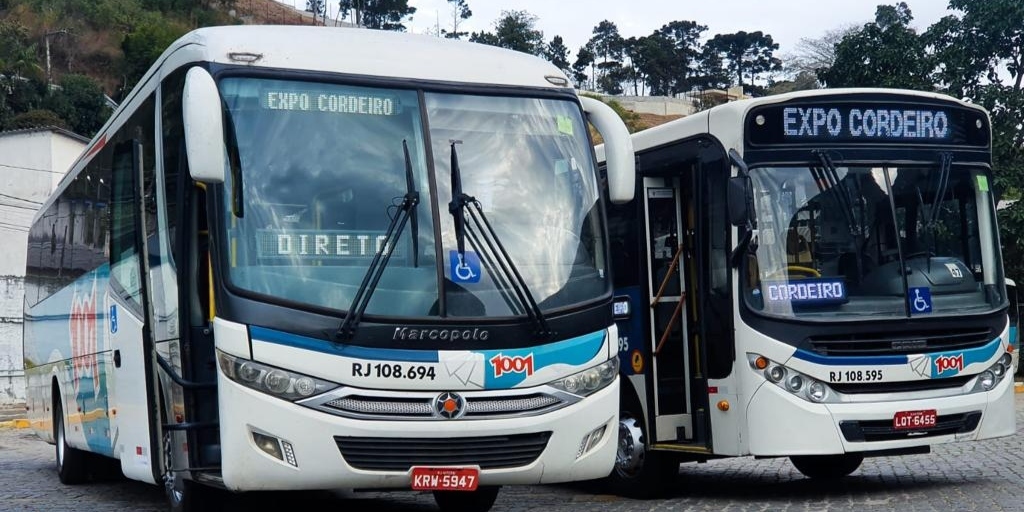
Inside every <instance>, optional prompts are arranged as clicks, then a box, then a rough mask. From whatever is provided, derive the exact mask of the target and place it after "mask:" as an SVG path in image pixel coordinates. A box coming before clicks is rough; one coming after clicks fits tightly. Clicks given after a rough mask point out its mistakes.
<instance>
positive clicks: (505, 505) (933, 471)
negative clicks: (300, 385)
mask: <svg viewBox="0 0 1024 512" xmlns="http://www.w3.org/2000/svg"><path fill="white" fill-rule="evenodd" d="M1016 406H1017V425H1018V429H1017V435H1014V436H1010V437H1006V438H1002V439H995V440H990V441H981V442H977V443H962V444H954V445H942V446H937V447H935V448H934V449H933V451H932V453H931V454H929V455H913V456H905V457H883V458H874V459H867V460H866V461H865V462H864V464H863V465H862V466H861V468H860V469H859V470H858V471H857V472H855V473H854V474H853V475H851V476H850V477H848V478H846V479H844V480H841V481H839V482H835V483H825V484H823V483H821V482H818V481H811V480H808V479H805V478H804V477H803V476H801V475H800V474H799V473H797V472H796V470H795V469H793V467H792V466H791V465H790V464H789V462H788V461H787V460H785V459H771V460H753V459H751V458H742V459H728V460H720V461H712V462H709V463H707V464H684V465H682V466H681V469H680V474H679V478H678V481H677V486H676V490H675V492H673V493H672V495H671V496H669V497H668V498H666V499H659V500H650V501H636V500H630V499H625V498H619V497H616V496H609V495H606V494H601V493H600V489H595V488H593V486H592V485H590V486H587V485H572V486H544V487H541V486H524V487H508V488H505V489H503V490H502V493H501V495H500V496H499V497H498V501H497V503H496V504H495V506H494V511H495V512H501V511H509V512H562V511H565V512H568V511H574V512H577V511H586V512H591V511H628V512H640V511H645V512H655V511H659V512H660V511H691V510H714V511H728V512H752V511H808V512H810V511H856V512H863V511H865V510H877V511H882V510H897V511H900V512H924V511H935V512H948V511H973V510H977V511H984V512H994V511H1024V478H1022V477H1024V474H1022V473H1024V437H1022V436H1021V432H1022V430H1024V394H1021V393H1018V394H1017V396H1016ZM231 504H232V506H231V507H227V508H226V509H230V510H234V509H237V510H252V509H253V508H254V507H259V508H261V509H265V508H267V507H268V506H269V507H271V508H273V507H276V506H280V507H286V508H287V509H291V510H297V509H303V510H315V509H324V510H353V511H363V510H372V511H373V512H426V511H433V510H436V507H435V506H434V502H433V499H432V498H431V496H430V495H429V494H426V493H414V492H388V493H380V492H365V493H364V492H360V493H351V492H337V493H335V492H323V493H259V494H250V495H242V496H238V497H236V499H235V500H233V501H232V502H231ZM164 509H165V508H164V498H163V494H162V492H161V491H160V489H158V488H157V487H154V486H150V485H146V484H141V483H138V482H132V481H125V480H115V481H106V482H98V483H92V484H87V485H83V486H75V487H69V486H64V485H61V483H60V482H59V481H58V480H57V475H56V472H55V470H54V466H53V447H52V446H50V445H48V444H45V443H43V442H42V441H39V440H38V439H37V438H36V437H34V436H33V435H31V434H29V433H28V431H27V430H19V429H15V428H12V427H0V510H4V511H6V510H17V511H22V510H46V511H51V510H52V511H62V510H67V511H70V510H74V511H82V510H89V511H93V510H95V511H160V510H164Z"/></svg>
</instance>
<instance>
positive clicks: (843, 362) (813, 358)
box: [793, 349, 909, 366]
mask: <svg viewBox="0 0 1024 512" xmlns="http://www.w3.org/2000/svg"><path fill="white" fill-rule="evenodd" d="M793 357H795V358H797V359H803V360H804V361H807V362H809V363H814V364H825V365H829V366H872V365H880V364H887V365H897V364H907V362H908V361H909V359H908V358H907V356H864V357H829V356H823V355H820V354H815V353H814V352H811V351H808V350H803V349H797V351H796V353H794V354H793Z"/></svg>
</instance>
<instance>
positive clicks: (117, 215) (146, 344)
mask: <svg viewBox="0 0 1024 512" xmlns="http://www.w3.org/2000/svg"><path fill="white" fill-rule="evenodd" d="M151 119H152V118H150V122H151ZM139 132H144V130H139ZM149 133H152V130H150V131H149ZM151 147H152V146H151V145H149V146H148V147H145V146H144V143H143V142H142V141H141V140H139V139H138V138H135V139H132V140H128V141H124V142H120V143H118V144H117V145H116V146H115V147H114V160H113V179H112V183H111V202H112V219H111V227H112V229H111V241H110V280H109V287H108V290H107V296H106V302H105V312H106V313H107V315H108V322H107V325H108V326H109V336H110V340H111V349H112V351H113V362H114V370H113V378H112V379H111V382H112V385H111V388H110V390H109V393H110V397H109V402H110V404H111V431H112V434H111V437H112V438H113V439H114V446H113V448H114V454H115V455H116V456H117V457H118V458H119V459H120V460H121V471H122V472H123V473H124V474H125V476H127V477H129V478H131V479H134V480H140V481H143V482H149V483H154V484H155V483H157V481H158V479H159V474H160V470H161V468H160V465H159V464H158V461H159V453H160V450H159V445H158V444H157V443H158V437H157V429H158V426H159V425H158V422H159V419H158V418H159V416H158V412H157V402H156V400H155V398H156V395H155V390H156V381H155V378H154V375H155V373H154V368H153V337H152V331H151V322H149V321H148V320H147V319H148V318H150V317H151V314H150V313H147V311H151V300H150V297H149V292H148V288H149V287H148V283H147V281H148V280H147V279H144V276H145V275H146V268H147V267H148V263H147V262H146V258H143V257H142V256H143V255H145V254H146V250H145V247H146V244H145V237H144V236H143V233H145V226H144V224H145V223H144V220H143V217H144V214H145V209H144V205H143V201H142V200H141V198H142V197H143V195H144V194H143V190H142V181H143V180H142V173H143V168H144V166H145V164H146V163H148V162H152V161H153V156H152V155H144V150H146V149H149V148H151ZM150 165H152V164H150ZM150 168H151V167H150Z"/></svg>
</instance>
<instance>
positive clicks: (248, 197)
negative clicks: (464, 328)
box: [220, 78, 608, 317]
mask: <svg viewBox="0 0 1024 512" xmlns="http://www.w3.org/2000/svg"><path fill="white" fill-rule="evenodd" d="M220 88H221V94H222V96H223V97H224V99H225V103H226V105H227V108H228V119H229V122H228V131H229V133H228V136H229V148H230V149H229V155H230V157H231V160H232V172H231V173H229V174H230V176H229V177H228V179H227V180H226V182H225V187H224V201H223V205H224V211H223V212H222V215H221V218H222V220H223V222H224V226H223V229H224V230H225V232H226V233H227V241H228V244H229V245H228V250H227V252H228V254H227V256H226V261H225V265H226V266H227V268H228V272H227V275H228V277H229V279H230V282H231V284H232V285H234V286H235V287H238V288H241V289H243V290H246V291H249V292H254V293H258V294H261V295H264V296H266V299H267V300H286V301H290V302H293V303H303V304H308V305H312V306H315V307H320V308H327V309H331V310H340V311H346V310H348V309H349V308H350V307H351V303H352V300H353V298H354V297H355V295H356V293H357V290H358V289H359V286H360V284H361V283H362V281H363V279H364V277H365V276H366V273H367V269H368V268H369V266H370V262H371V260H372V259H373V257H374V255H375V254H376V253H377V251H379V250H380V249H381V245H382V244H383V241H384V239H385V234H386V232H387V230H388V226H389V224H390V223H391V220H392V218H394V217H395V216H396V215H398V213H399V212H398V205H400V204H401V202H402V200H403V198H404V197H405V195H406V194H407V193H408V192H410V190H409V188H410V187H409V186H408V184H407V176H408V172H407V168H409V169H411V175H412V183H413V188H415V190H416V192H418V193H419V198H420V200H419V204H418V206H416V207H415V208H414V209H413V210H412V211H411V212H410V213H411V217H410V220H409V223H408V225H406V226H405V227H404V229H402V231H401V234H400V236H399V238H398V241H397V243H396V244H395V246H394V252H393V254H392V256H391V258H390V261H389V262H388V263H387V265H386V267H385V269H384V271H383V274H382V276H381V279H380V282H379V283H378V284H377V285H376V287H375V288H374V289H373V291H372V295H371V298H370V301H369V303H368V305H367V307H366V310H365V314H366V315H386V316H400V317H428V316H509V315H513V314H518V312H515V311H516V310H514V309H511V308H510V307H509V306H508V305H507V302H506V301H504V300H501V299H500V297H501V296H502V294H501V293H499V292H498V291H497V290H498V289H499V287H500V286H501V285H502V283H503V282H504V281H502V282H497V281H495V280H494V272H493V271H492V270H491V269H488V268H487V262H488V260H489V256H488V254H486V253H479V252H477V251H471V250H470V248H469V244H467V251H466V252H467V256H466V260H465V261H464V265H463V266H456V267H453V266H452V265H451V261H452V260H451V257H450V254H449V252H450V251H452V250H454V249H455V248H456V244H455V236H454V231H453V228H452V220H451V215H449V212H448V202H449V201H450V200H451V194H450V153H451V151H450V140H460V141H462V143H461V144H460V145H459V148H458V151H459V158H460V165H461V167H462V180H463V189H464V191H465V192H466V193H467V194H469V195H473V196H475V197H476V198H477V199H478V200H479V201H480V202H481V204H482V205H483V209H484V210H485V211H486V213H487V215H488V220H489V221H490V222H491V224H492V225H493V227H494V229H495V231H496V234H497V236H498V239H499V240H500V241H501V242H502V243H503V244H504V246H505V248H506V249H507V250H508V252H509V254H510V257H511V260H512V261H513V263H514V264H515V265H516V266H517V268H518V270H519V272H520V273H521V274H522V276H523V279H524V281H525V282H526V283H527V285H528V286H529V287H530V290H531V292H532V293H533V296H534V298H535V299H536V300H537V302H539V303H540V304H541V307H542V309H551V308H556V307H560V306H566V305H570V304H578V303H580V302H583V301H591V300H593V299H595V298H596V297H597V296H599V295H600V294H602V293H605V292H607V286H608V284H607V282H606V280H605V279H604V271H603V269H604V258H603V253H602V252H601V251H603V247H604V245H603V241H601V240H600V239H599V238H598V237H597V234H598V233H600V232H601V231H600V224H599V221H600V215H599V214H598V212H597V207H596V205H597V204H598V201H597V197H598V192H597V187H596V183H595V172H594V165H593V162H592V159H591V156H590V155H591V152H590V148H589V146H588V139H587V135H586V131H585V125H584V124H583V119H582V115H581V113H580V109H579V106H578V105H576V104H574V103H573V102H570V101H556V100H539V99H529V98H502V97H490V96H488V97H467V96H464V95H446V94H429V93H428V94H426V96H425V97H426V104H425V106H426V110H425V112H427V118H426V119H423V115H422V112H424V110H423V107H424V105H423V104H421V100H420V98H421V97H423V96H421V95H420V94H418V92H417V91H415V90H404V89H386V88H377V87H356V86H349V85H337V84H324V83H312V82H298V81H287V80H270V79H254V78H228V79H224V80H222V81H221V83H220ZM426 126H429V127H430V130H431V131H430V137H431V138H432V142H428V139H427V138H426V136H425V132H424V127H426ZM403 146H407V147H408V154H409V157H408V160H407V159H406V156H405V151H404V149H403ZM428 146H430V147H428ZM428 150H429V151H432V157H433V161H432V162H430V161H428V156H427V155H428V154H430V153H428ZM433 172H436V175H434V176H432V175H431V173H433ZM432 182H433V185H432ZM434 185H436V186H434ZM437 189H440V191H439V195H440V197H439V198H438V197H431V193H432V191H434V190H437ZM239 214H240V215H239ZM435 219H440V220H441V223H440V226H435ZM438 232H440V233H441V235H442V237H441V239H440V240H441V242H440V243H439V242H438V240H437V239H436V233H438ZM414 237H415V240H414ZM438 265H441V266H442V267H441V269H440V271H439V268H438ZM442 275H443V276H444V277H445V278H446V279H444V280H443V281H442V282H439V280H440V279H439V276H442ZM453 276H454V277H453ZM505 281H507V280H505ZM442 290H443V291H444V292H445V293H446V294H447V295H446V296H445V299H446V300H444V301H442V300H440V299H441V293H442ZM495 299H498V300H495Z"/></svg>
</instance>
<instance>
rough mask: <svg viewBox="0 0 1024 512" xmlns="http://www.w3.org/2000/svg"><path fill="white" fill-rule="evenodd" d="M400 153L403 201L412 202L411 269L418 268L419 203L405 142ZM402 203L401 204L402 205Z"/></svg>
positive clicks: (410, 218)
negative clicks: (403, 187)
mask: <svg viewBox="0 0 1024 512" xmlns="http://www.w3.org/2000/svg"><path fill="white" fill-rule="evenodd" d="M402 152H403V153H405V199H404V201H414V204H413V205H412V206H413V207H414V208H412V212H411V213H410V215H409V221H410V222H412V226H411V227H410V228H409V229H410V230H411V231H412V233H411V234H412V266H413V268H415V267H419V266H420V223H419V218H418V217H417V211H418V210H417V209H416V208H415V206H416V204H419V202H420V194H419V192H417V191H416V178H415V177H413V174H412V158H410V157H409V144H408V142H406V141H405V140H402ZM404 201H403V204H404Z"/></svg>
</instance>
